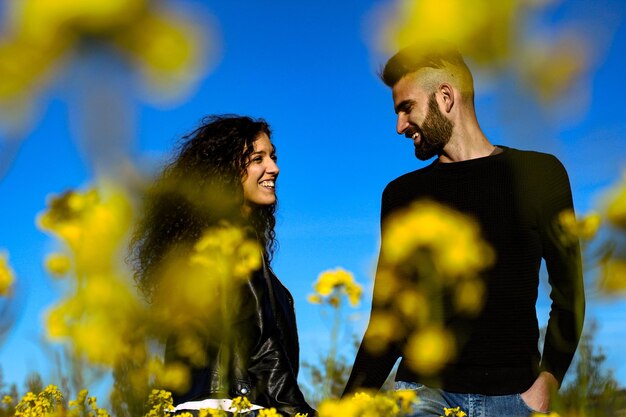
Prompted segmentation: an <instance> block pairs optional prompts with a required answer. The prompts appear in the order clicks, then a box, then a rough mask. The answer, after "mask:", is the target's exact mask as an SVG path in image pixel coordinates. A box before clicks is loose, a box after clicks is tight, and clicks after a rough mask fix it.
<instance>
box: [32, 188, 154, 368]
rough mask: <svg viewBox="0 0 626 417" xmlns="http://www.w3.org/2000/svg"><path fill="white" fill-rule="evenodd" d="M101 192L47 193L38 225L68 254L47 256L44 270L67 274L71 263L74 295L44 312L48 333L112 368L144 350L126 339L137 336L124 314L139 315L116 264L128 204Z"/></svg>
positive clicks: (119, 196) (114, 193)
mask: <svg viewBox="0 0 626 417" xmlns="http://www.w3.org/2000/svg"><path fill="white" fill-rule="evenodd" d="M101 194H102V193H99V192H98V191H97V190H96V189H91V190H89V191H87V192H84V193H78V192H67V193H65V194H63V195H61V196H58V197H53V198H52V199H51V201H50V209H49V210H48V211H46V212H45V213H43V214H42V215H41V216H40V217H39V219H38V224H39V226H40V227H41V228H42V229H44V230H46V231H48V232H50V233H52V234H53V235H55V236H56V237H57V238H59V240H61V242H63V243H64V244H65V246H66V250H67V251H68V253H69V255H65V254H56V255H54V256H53V257H52V258H48V262H47V265H46V266H47V267H48V268H49V271H50V273H51V274H53V275H58V274H60V273H61V272H63V273H68V272H70V265H71V264H72V261H73V269H72V270H71V272H73V276H74V277H75V279H76V282H75V288H74V293H73V294H72V295H71V296H69V297H67V298H66V299H64V300H62V301H61V302H60V303H59V304H57V305H56V306H55V307H54V308H53V309H52V310H50V312H49V314H48V319H47V330H48V334H49V335H50V337H52V338H53V339H69V340H71V341H72V347H73V349H74V351H75V352H76V354H77V355H79V356H81V357H86V358H87V359H88V360H89V361H90V362H92V363H95V364H99V365H107V366H112V365H113V364H114V363H116V362H117V361H119V360H120V358H122V357H125V358H128V357H131V356H133V355H143V354H144V352H143V351H141V349H138V348H137V347H136V346H134V345H133V344H129V343H128V341H129V340H133V339H134V338H135V335H137V328H136V327H135V326H134V323H133V322H132V321H130V320H128V318H129V317H138V316H139V315H140V305H139V303H138V300H137V299H136V297H135V295H134V292H133V290H132V288H131V287H129V285H128V283H127V282H126V281H125V280H124V278H123V277H124V275H123V273H121V271H120V268H119V265H118V262H116V260H118V258H119V256H116V255H117V251H118V250H119V244H120V242H121V241H122V239H123V238H124V236H125V234H126V232H127V229H128V227H129V225H130V215H131V210H130V205H129V203H128V201H127V200H126V199H125V198H124V196H123V195H122V194H121V193H120V192H117V191H113V190H109V191H108V192H105V193H104V194H103V195H104V197H103V195H101ZM70 257H71V258H72V261H70Z"/></svg>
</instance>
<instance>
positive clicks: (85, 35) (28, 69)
mask: <svg viewBox="0 0 626 417" xmlns="http://www.w3.org/2000/svg"><path fill="white" fill-rule="evenodd" d="M3 29H4V30H3V32H2V37H0V101H12V100H16V99H21V98H28V97H30V96H32V95H33V94H36V92H37V90H38V89H39V88H40V87H41V86H42V85H44V84H46V83H47V82H49V81H50V79H51V78H52V76H53V75H54V73H55V70H57V69H58V68H59V67H60V65H61V64H63V61H64V60H66V59H69V58H70V57H71V55H72V53H73V52H75V51H76V50H77V48H78V47H79V46H80V45H81V44H84V43H87V44H91V45H95V44H97V43H102V44H105V45H109V46H111V47H112V50H114V51H116V53H117V54H119V55H120V56H124V57H126V58H128V60H129V61H130V62H131V63H132V64H133V65H135V66H136V67H137V69H138V70H139V71H140V72H141V73H142V75H143V77H144V79H145V80H147V81H149V82H150V83H151V87H152V88H159V87H160V88H167V89H169V88H172V86H175V85H176V86H178V87H180V84H181V83H189V82H193V81H195V80H196V79H197V78H198V76H199V74H200V69H201V66H200V63H201V62H202V60H203V57H202V53H203V49H204V48H203V45H202V42H203V37H202V36H200V34H201V30H200V29H199V27H197V26H196V24H195V23H193V22H192V21H190V20H188V19H184V18H183V17H182V16H181V15H180V14H177V13H175V12H174V11H173V10H172V9H171V8H168V7H167V4H166V2H162V1H148V0H124V1H122V0H113V1H105V0H95V1H84V0H78V1H67V0H62V1H54V2H49V1H46V0H23V1H22V0H20V1H14V0H12V1H9V2H7V10H6V13H5V21H4V22H3Z"/></svg>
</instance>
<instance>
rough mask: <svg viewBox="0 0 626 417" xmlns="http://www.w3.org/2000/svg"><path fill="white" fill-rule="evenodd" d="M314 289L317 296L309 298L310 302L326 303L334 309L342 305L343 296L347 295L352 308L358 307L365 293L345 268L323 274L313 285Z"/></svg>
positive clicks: (313, 295)
mask: <svg viewBox="0 0 626 417" xmlns="http://www.w3.org/2000/svg"><path fill="white" fill-rule="evenodd" d="M313 289H314V291H315V294H312V295H310V296H309V298H308V299H309V302H311V303H314V304H319V303H322V302H324V301H326V302H327V303H328V304H330V305H331V306H333V307H338V306H339V305H340V296H341V295H345V296H346V297H347V298H348V302H349V303H350V304H351V305H352V306H357V305H358V304H359V302H360V300H361V295H362V293H363V289H362V288H361V286H360V285H359V284H357V283H356V282H355V281H354V276H353V275H352V273H350V272H348V271H346V270H345V269H343V268H337V269H334V270H327V271H324V272H322V273H321V274H320V275H319V277H318V278H317V281H316V282H315V283H314V284H313Z"/></svg>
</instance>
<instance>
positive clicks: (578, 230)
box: [558, 210, 602, 240]
mask: <svg viewBox="0 0 626 417" xmlns="http://www.w3.org/2000/svg"><path fill="white" fill-rule="evenodd" d="M558 222H559V224H560V226H561V229H562V230H563V236H562V237H563V239H565V240H571V239H576V240H578V239H583V240H589V239H592V238H593V237H594V236H595V235H596V233H597V232H598V228H599V227H600V224H601V223H602V218H601V217H600V214H598V213H595V212H594V213H590V214H588V215H587V216H585V217H583V218H581V219H577V218H576V215H575V214H574V210H565V211H563V212H561V213H560V214H559V218H558Z"/></svg>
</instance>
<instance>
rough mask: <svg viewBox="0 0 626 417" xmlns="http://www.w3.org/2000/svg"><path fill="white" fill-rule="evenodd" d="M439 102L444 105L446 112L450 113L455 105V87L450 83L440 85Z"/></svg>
mask: <svg viewBox="0 0 626 417" xmlns="http://www.w3.org/2000/svg"><path fill="white" fill-rule="evenodd" d="M438 92H439V94H438V96H439V104H440V105H442V106H443V110H444V111H445V112H446V113H450V111H451V110H452V107H454V88H453V87H452V86H451V85H450V84H448V83H441V84H440V85H439V91H438Z"/></svg>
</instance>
